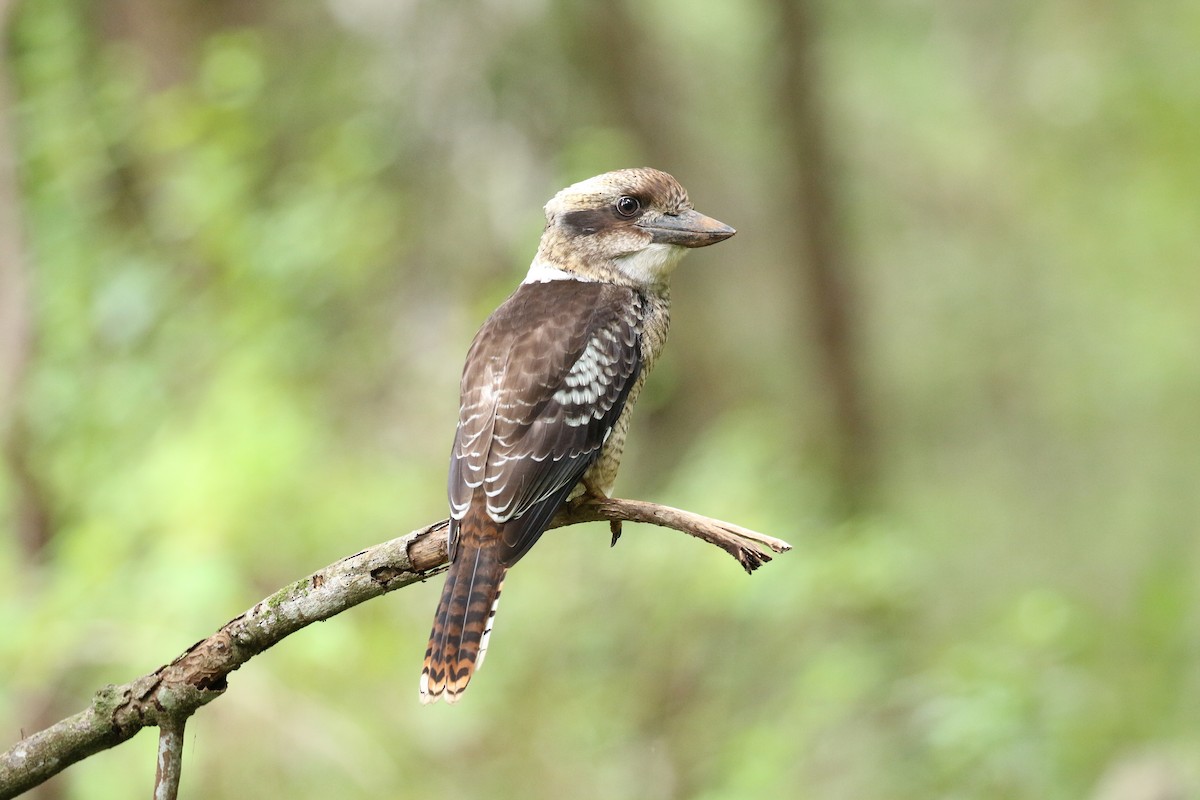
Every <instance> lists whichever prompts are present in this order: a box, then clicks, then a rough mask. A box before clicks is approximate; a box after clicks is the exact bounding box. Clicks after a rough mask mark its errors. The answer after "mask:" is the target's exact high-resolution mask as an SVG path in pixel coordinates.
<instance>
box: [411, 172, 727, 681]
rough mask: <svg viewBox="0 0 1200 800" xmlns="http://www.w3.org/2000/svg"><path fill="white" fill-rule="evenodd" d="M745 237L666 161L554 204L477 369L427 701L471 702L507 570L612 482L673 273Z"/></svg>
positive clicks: (474, 352) (569, 192)
mask: <svg viewBox="0 0 1200 800" xmlns="http://www.w3.org/2000/svg"><path fill="white" fill-rule="evenodd" d="M733 234H734V230H733V228H731V227H729V226H728V225H725V224H723V223H721V222H718V221H717V220H715V219H712V218H710V217H706V216H704V215H703V214H700V213H698V212H696V211H694V210H693V209H692V203H691V201H690V200H689V199H688V196H687V192H686V191H684V189H683V187H682V186H680V185H679V182H678V181H676V180H675V179H674V178H673V177H671V176H670V175H668V174H666V173H665V172H660V171H658V170H656V169H649V168H642V169H626V170H619V171H617V172H608V173H605V174H603V175H598V176H596V177H594V178H590V179H588V180H586V181H582V182H580V183H577V184H575V185H573V186H568V187H567V188H566V189H563V190H562V191H561V192H559V193H558V194H557V195H555V196H554V199H552V200H551V201H550V202H549V203H547V204H546V229H545V232H544V233H543V234H542V240H541V244H540V245H539V246H538V251H537V255H536V256H535V257H534V259H533V264H532V265H531V266H530V267H529V274H528V275H527V276H526V278H525V281H524V282H523V283H522V284H521V285H520V286H519V287H518V288H517V290H516V291H515V292H514V293H513V294H512V295H511V296H510V297H509V298H508V299H507V300H505V301H504V303H503V305H501V306H500V307H499V308H498V309H496V311H495V312H494V313H493V314H492V315H491V317H489V318H488V320H487V322H485V323H484V324H483V327H482V328H481V329H480V330H479V333H478V334H476V336H475V340H474V342H473V343H472V344H471V349H470V350H469V351H468V353H467V362H466V365H465V366H464V367H463V375H462V387H461V398H462V401H461V406H460V408H459V418H458V429H457V431H456V433H455V436H454V449H453V451H452V452H451V455H450V481H449V494H450V533H449V554H450V570H449V572H448V573H447V574H446V584H445V588H444V589H443V590H442V599H441V602H440V603H439V604H438V608H437V614H436V616H435V617H434V622H433V633H432V634H431V635H430V638H429V647H428V649H427V650H426V651H425V666H424V669H422V670H421V701H422V702H424V703H432V702H434V701H436V700H437V699H438V698H439V697H442V696H445V698H446V700H447V702H451V703H453V702H455V701H457V700H458V699H459V696H460V695H461V694H462V692H463V690H464V689H466V687H467V683H468V682H469V681H470V680H471V676H472V674H474V672H475V670H476V669H477V668H478V667H479V666H480V665H481V664H482V663H483V657H484V654H485V653H486V651H487V644H488V636H489V634H490V633H491V630H492V620H493V618H494V617H495V615H496V604H497V603H498V601H499V599H500V589H501V586H502V584H503V583H504V576H505V573H506V572H507V571H508V568H509V567H511V566H512V565H513V564H515V563H516V562H517V561H518V559H520V558H521V556H523V555H524V554H525V553H526V551H528V550H529V548H530V547H532V546H533V543H534V542H536V541H537V540H538V537H539V536H541V535H542V532H543V531H545V530H546V526H547V525H549V524H550V520H551V518H552V517H553V516H554V514H555V512H556V511H558V510H559V508H561V507H562V505H563V504H564V503H566V502H570V501H572V500H575V499H576V498H579V497H582V496H584V495H588V496H593V497H607V496H608V494H609V492H610V491H612V486H613V481H614V480H615V478H616V475H617V467H618V465H619V464H620V461H621V452H622V450H623V448H624V445H625V434H626V432H627V431H628V429H629V415H630V411H632V409H633V405H634V402H635V401H636V400H637V397H638V394H639V393H640V392H641V389H642V385H643V383H645V380H646V375H647V374H648V373H649V372H650V368H651V367H653V366H654V362H655V361H656V360H657V359H658V356H659V353H661V352H662V347H663V343H664V342H665V341H666V338H667V326H668V322H669V307H670V294H669V290H668V286H667V281H668V278H669V277H670V274H671V272H672V270H674V268H675V266H676V265H677V264H678V263H679V260H680V258H682V257H683V255H684V253H686V252H687V249H688V248H692V247H706V246H708V245H710V244H715V243H717V242H720V241H722V240H724V239H728V238H729V237H730V236H732V235H733ZM615 534H616V530H615V529H614V541H615Z"/></svg>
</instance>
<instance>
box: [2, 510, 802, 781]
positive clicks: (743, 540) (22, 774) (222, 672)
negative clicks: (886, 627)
mask: <svg viewBox="0 0 1200 800" xmlns="http://www.w3.org/2000/svg"><path fill="white" fill-rule="evenodd" d="M598 520H608V521H609V522H610V523H612V524H617V523H619V522H621V521H626V522H647V523H650V524H653V525H659V526H662V527H667V528H673V529H675V530H678V531H683V532H684V533H688V534H690V535H692V536H695V537H697V538H699V539H702V540H704V541H706V542H709V543H710V544H714V545H716V546H717V547H720V548H721V549H722V550H724V551H725V552H727V553H729V554H730V555H731V556H733V557H734V558H735V559H737V561H738V563H739V564H741V565H742V567H743V568H745V570H746V571H747V572H752V571H753V570H754V569H756V568H757V567H759V566H761V565H762V564H764V563H766V562H767V561H770V560H771V557H770V556H769V555H768V554H767V553H766V552H764V550H771V551H774V552H776V553H782V552H784V551H786V550H789V549H791V545H789V544H788V543H787V542H784V541H783V540H781V539H776V538H774V537H771V536H766V535H765V534H761V533H757V532H755V531H751V530H748V529H746V528H742V527H739V526H737V525H732V524H730V523H728V522H721V521H720V520H715V519H710V518H709V517H702V516H700V515H698V514H693V513H691V512H689V511H681V510H679V509H676V508H670V507H668V506H660V505H655V504H654V503H644V502H640V501H636V500H618V499H610V500H592V499H588V500H584V501H582V502H579V503H574V504H571V505H569V506H568V507H566V508H564V509H563V510H562V511H561V512H559V514H558V516H557V517H555V519H554V522H552V523H551V527H554V528H557V527H562V526H564V525H573V524H575V523H579V522H592V521H598ZM446 528H447V523H446V520H442V521H441V522H437V523H434V524H433V525H428V526H426V527H424V528H420V529H418V530H415V531H413V532H412V533H409V534H407V535H406V536H401V537H398V538H396V539H392V540H391V541H387V542H384V543H382V544H378V545H375V546H374V547H371V548H368V549H366V550H363V551H362V552H360V553H355V554H354V555H352V556H348V557H347V558H343V559H341V560H340V561H337V562H335V563H333V564H330V565H329V566H327V567H325V568H324V569H322V570H318V571H317V572H314V573H313V574H312V575H309V576H308V577H307V578H303V579H301V580H298V581H296V582H295V583H292V584H290V585H288V586H285V587H283V588H282V589H280V590H279V591H277V592H275V593H274V594H272V595H271V596H270V597H267V598H265V599H263V600H261V601H260V602H258V603H256V604H255V605H254V607H253V608H251V609H249V610H248V611H246V612H245V613H244V614H242V615H241V616H239V617H237V618H236V619H233V620H230V621H229V622H227V623H225V625H223V626H222V627H221V629H220V630H218V631H217V632H216V633H214V634H213V635H212V636H209V637H208V638H207V639H204V640H203V641H200V642H197V643H196V644H194V645H192V646H191V647H190V648H188V649H187V651H185V652H184V653H183V654H182V655H180V656H179V657H178V658H176V659H175V660H174V661H172V662H171V663H170V664H167V665H166V666H163V667H160V668H159V669H157V670H155V671H154V672H153V673H151V674H149V675H143V676H142V677H140V678H138V679H137V680H135V681H132V682H130V683H126V684H124V685H122V686H106V687H104V688H103V689H101V690H100V691H99V692H97V693H96V695H95V696H94V697H93V698H92V705H91V707H90V708H88V709H86V710H85V711H81V712H80V713H78V714H76V715H74V716H72V717H68V718H67V719H64V720H62V721H61V722H59V723H57V724H55V725H53V726H51V727H50V728H47V729H46V730H44V731H41V732H40V733H35V734H33V735H32V736H28V737H26V738H24V739H22V740H21V741H19V742H17V743H16V744H15V745H14V746H13V747H12V748H11V749H9V750H8V751H7V752H5V753H2V754H0V800H4V799H5V798H11V797H15V796H16V795H18V794H20V793H22V792H24V791H27V790H29V789H31V788H33V787H34V786H37V785H38V784H40V783H42V782H43V781H45V780H47V779H48V778H50V777H51V776H53V775H55V774H57V773H58V772H61V771H62V770H63V769H65V768H67V767H68V766H70V765H71V764H74V763H75V762H77V761H81V760H82V759H85V758H87V757H88V756H91V755H93V754H95V753H98V752H100V751H101V750H106V749H108V748H110V747H114V746H116V745H118V744H121V743H122V742H124V741H126V740H127V739H129V738H131V737H132V736H133V735H134V734H136V733H137V732H138V731H139V730H141V729H142V728H145V727H149V726H157V727H159V728H160V729H162V730H163V731H164V738H163V739H162V740H160V744H159V748H160V753H159V759H160V767H159V769H160V777H159V780H158V783H157V786H163V785H165V782H164V779H163V777H162V775H161V770H163V766H162V759H163V752H164V750H163V748H164V747H165V748H167V751H166V752H167V754H168V758H169V759H174V763H173V764H171V765H168V766H170V767H171V768H173V769H175V771H176V773H178V770H179V766H180V764H179V759H180V756H181V754H182V746H181V743H182V739H183V725H184V721H185V720H186V719H187V718H188V717H189V716H191V715H192V714H193V713H195V712H196V711H197V710H198V709H199V708H200V707H201V706H203V705H206V704H208V703H210V702H212V701H213V700H215V699H216V698H217V697H220V696H221V695H222V694H223V693H224V692H225V689H226V688H227V687H228V682H227V679H228V677H229V674H230V673H231V672H233V671H234V670H236V669H238V668H239V667H240V666H242V665H243V664H245V663H246V662H247V661H249V660H250V659H251V658H253V657H254V656H256V655H258V654H259V653H261V652H263V651H264V650H266V649H267V648H269V647H271V646H272V645H275V644H277V643H278V642H280V641H282V640H283V639H284V638H286V637H287V636H289V635H290V634H292V633H295V632H296V631H298V630H300V629H301V628H303V627H305V626H307V625H310V624H311V623H313V622H320V621H322V620H326V619H329V618H330V617H333V616H335V615H336V614H340V613H341V612H343V611H346V610H347V609H350V608H353V607H354V606H356V605H358V604H359V603H362V602H365V601H367V600H370V599H371V598H373V597H378V596H380V595H382V594H386V593H387V592H391V591H394V590H396V589H401V588H403V587H405V586H409V585H410V584H413V583H416V582H418V581H423V580H425V579H426V578H428V577H430V576H432V575H436V574H437V573H439V572H441V571H442V570H443V569H444V568H445V566H446ZM174 740H178V742H179V743H180V746H179V747H178V748H176V747H175V745H174V744H173V741H174ZM174 779H175V781H176V782H177V781H178V774H176V775H175V778H174ZM156 796H157V795H156ZM163 796H164V797H171V796H172V795H167V794H164V795H163Z"/></svg>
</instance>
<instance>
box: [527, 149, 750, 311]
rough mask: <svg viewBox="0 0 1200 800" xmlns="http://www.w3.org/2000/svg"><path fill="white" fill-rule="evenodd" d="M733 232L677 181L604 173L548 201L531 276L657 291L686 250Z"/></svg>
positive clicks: (656, 174) (659, 175)
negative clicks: (698, 206)
mask: <svg viewBox="0 0 1200 800" xmlns="http://www.w3.org/2000/svg"><path fill="white" fill-rule="evenodd" d="M734 233H735V231H734V229H733V228H731V227H729V226H728V225H726V224H724V223H722V222H718V221H717V220H715V219H712V218H711V217H706V216H704V215H703V214H701V213H699V212H697V211H695V210H694V209H693V208H692V202H691V201H690V200H689V199H688V196H687V192H686V191H684V188H683V187H682V186H680V185H679V181H677V180H675V179H674V178H673V177H671V176H670V175H668V174H667V173H665V172H660V171H659V170H656V169H651V168H649V167H642V168H639V169H622V170H617V171H616V172H606V173H604V174H603V175H597V176H596V177H594V178H588V179H587V180H586V181H581V182H579V183H576V184H574V185H572V186H568V187H567V188H566V189H563V190H562V191H561V192H559V193H558V194H556V195H555V196H554V198H553V199H552V200H551V201H550V202H549V203H547V204H546V230H545V232H544V233H543V234H542V241H541V245H540V246H539V247H538V255H537V259H536V260H535V261H534V266H533V268H531V270H530V279H531V280H537V279H538V278H537V277H536V276H535V273H537V272H538V270H539V269H540V270H542V273H543V274H548V273H550V272H557V271H561V272H565V273H568V274H569V275H570V276H572V277H577V278H579V279H582V280H601V281H607V282H611V283H618V284H623V285H628V286H639V287H645V286H659V285H664V284H665V283H666V281H667V278H668V276H669V275H670V273H671V270H673V269H674V268H675V265H676V264H678V263H679V259H680V258H682V257H683V255H684V253H686V252H687V249H688V248H693V247H706V246H708V245H710V244H716V243H717V242H720V241H723V240H725V239H728V238H729V237H730V236H733V234H734Z"/></svg>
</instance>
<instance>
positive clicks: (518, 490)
mask: <svg viewBox="0 0 1200 800" xmlns="http://www.w3.org/2000/svg"><path fill="white" fill-rule="evenodd" d="M640 312H641V300H640V297H639V296H638V295H637V294H636V293H635V292H634V291H633V290H631V289H627V288H624V287H620V286H614V285H612V284H606V283H588V282H583V281H574V280H558V281H548V282H545V283H527V284H522V285H521V287H520V288H519V289H517V291H516V292H515V293H514V294H513V295H512V296H511V297H509V298H508V300H506V301H505V302H504V304H503V305H501V306H500V308H498V309H496V311H495V313H493V314H492V316H491V317H490V318H489V319H488V321H487V322H486V323H484V326H483V328H482V329H480V331H479V333H478V334H477V335H476V336H475V341H474V342H473V343H472V345H471V349H470V352H469V353H468V354H467V363H466V366H465V367H464V368H463V378H462V405H461V408H460V412H459V421H458V430H457V432H456V434H455V439H454V450H453V452H452V454H451V457H450V481H449V495H450V509H451V518H452V520H456V519H461V518H462V516H463V514H465V513H466V511H467V509H468V508H469V507H470V506H471V504H472V503H481V504H484V506H485V508H486V511H487V514H488V516H489V517H491V518H492V519H493V520H495V521H497V522H501V523H504V524H503V525H502V526H501V527H502V530H503V532H504V544H505V552H504V556H503V560H504V563H505V564H506V565H509V566H511V565H512V564H513V563H515V562H516V560H517V559H519V558H520V557H521V556H522V555H524V553H525V551H526V550H528V549H529V547H530V546H531V545H532V544H533V543H534V542H535V541H536V540H537V538H538V537H539V536H540V535H541V534H542V531H543V530H545V528H546V525H548V524H549V522H550V518H551V517H552V516H553V515H554V512H555V511H557V510H558V507H559V505H561V503H562V501H563V500H564V499H565V498H566V496H567V495H568V494H569V493H570V491H571V489H572V488H573V487H574V486H575V484H576V483H578V482H579V479H580V478H581V477H582V476H583V473H584V472H585V471H586V470H587V468H588V467H589V466H590V465H591V464H592V462H593V461H595V459H596V458H597V457H598V456H599V454H600V448H601V447H602V446H603V444H604V442H605V440H606V439H607V438H608V435H609V432H610V431H611V430H612V427H613V425H614V424H615V423H616V421H617V418H618V417H619V416H620V414H621V410H622V408H624V405H625V399H626V397H627V396H628V394H629V390H630V388H631V387H632V386H633V383H634V381H635V380H636V379H637V375H638V372H639V371H640V370H641V353H640V347H639V337H640V333H641V326H640V319H641V313H640ZM456 534H457V525H455V524H453V523H452V524H451V542H450V548H451V554H452V555H451V557H452V558H453V553H454V550H455V544H456V538H457V537H456Z"/></svg>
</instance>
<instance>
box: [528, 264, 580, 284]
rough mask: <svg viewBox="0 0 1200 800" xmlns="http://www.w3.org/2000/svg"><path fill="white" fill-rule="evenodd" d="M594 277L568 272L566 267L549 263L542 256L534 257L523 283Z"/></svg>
mask: <svg viewBox="0 0 1200 800" xmlns="http://www.w3.org/2000/svg"><path fill="white" fill-rule="evenodd" d="M591 280H592V278H586V277H584V276H582V275H576V274H575V273H574V272H567V271H566V270H565V269H559V268H558V267H556V266H554V265H552V264H547V263H546V262H545V261H542V259H540V258H534V259H533V263H532V264H530V265H529V272H527V273H525V280H524V281H522V283H548V282H550V281H591Z"/></svg>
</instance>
